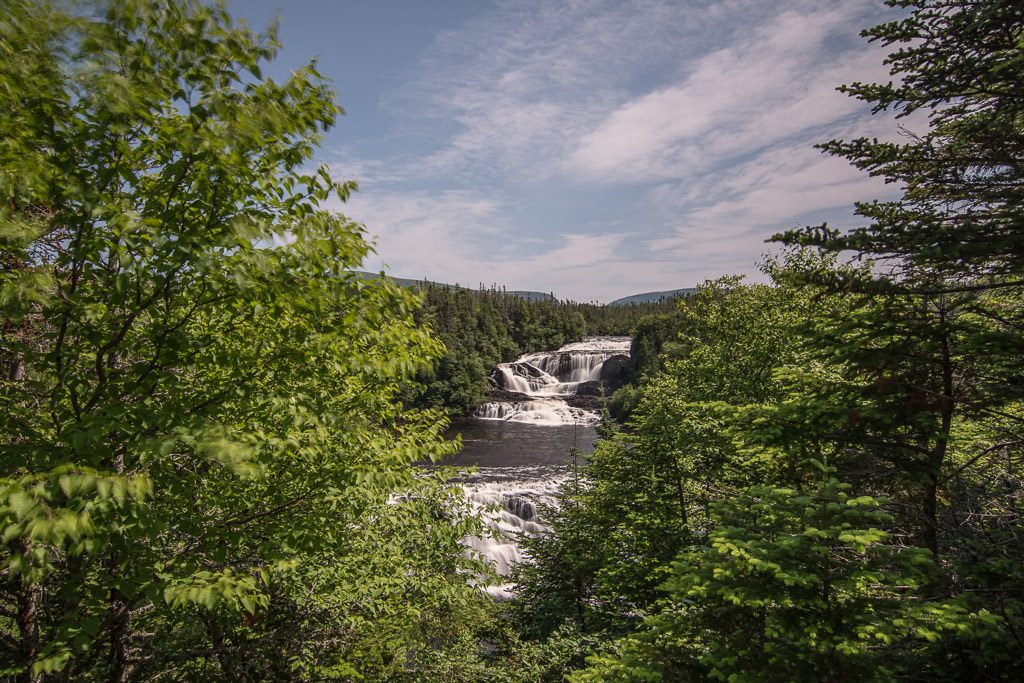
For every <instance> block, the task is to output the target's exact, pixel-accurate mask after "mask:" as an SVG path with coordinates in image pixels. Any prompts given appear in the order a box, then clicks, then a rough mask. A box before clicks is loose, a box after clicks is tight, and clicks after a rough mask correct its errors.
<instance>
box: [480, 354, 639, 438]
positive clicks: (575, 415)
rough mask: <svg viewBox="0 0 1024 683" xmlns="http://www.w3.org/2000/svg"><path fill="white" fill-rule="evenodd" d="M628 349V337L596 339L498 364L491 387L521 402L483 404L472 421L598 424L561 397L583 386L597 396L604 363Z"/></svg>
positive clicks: (589, 412) (594, 415) (595, 417)
mask: <svg viewBox="0 0 1024 683" xmlns="http://www.w3.org/2000/svg"><path fill="white" fill-rule="evenodd" d="M629 345H630V339H629V337H595V338H591V339H587V340H584V341H582V342H574V343H572V344H566V345H565V346H563V347H562V348H560V349H558V350H557V351H544V352H540V353H528V354H525V355H523V356H520V357H519V358H517V359H516V360H514V361H513V362H511V363H502V364H500V365H498V366H497V367H496V368H495V369H494V371H493V372H492V374H491V381H492V383H493V384H495V385H496V386H497V388H499V389H502V390H504V391H507V392H511V393H513V394H518V395H521V398H522V400H516V401H501V402H498V401H492V402H488V403H484V404H483V405H481V406H480V407H478V408H477V409H476V412H475V413H474V414H473V416H474V417H477V418H480V419H482V420H508V421H511V422H528V423H530V424H536V425H565V424H578V425H596V424H597V423H598V422H600V420H601V417H600V415H598V414H597V412H595V411H593V410H589V409H586V408H575V407H572V406H570V405H569V404H568V403H567V402H566V401H565V398H566V397H569V396H576V395H578V394H579V393H580V389H581V388H582V387H584V386H586V387H588V388H589V389H591V390H592V391H595V392H599V391H600V390H599V383H600V382H601V381H602V380H603V379H606V377H605V375H606V374H607V373H606V372H605V370H606V368H605V362H606V361H608V360H609V359H610V358H613V357H616V356H618V357H620V358H627V354H628V353H629ZM627 360H628V358H627ZM591 395H593V394H591Z"/></svg>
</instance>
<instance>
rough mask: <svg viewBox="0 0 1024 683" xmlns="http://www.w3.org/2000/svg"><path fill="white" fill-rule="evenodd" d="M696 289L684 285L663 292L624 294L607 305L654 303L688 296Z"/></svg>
mask: <svg viewBox="0 0 1024 683" xmlns="http://www.w3.org/2000/svg"><path fill="white" fill-rule="evenodd" d="M695 291H697V290H696V289H694V288H693V287H684V288H682V289H669V290H667V291H664V292H644V293H643V294H633V295H632V296H624V297H622V298H621V299H616V300H615V301H612V302H610V303H609V304H608V305H609V306H626V305H628V304H654V303H658V302H659V301H663V300H665V299H676V298H678V297H681V296H690V295H691V294H693V293H694V292H695Z"/></svg>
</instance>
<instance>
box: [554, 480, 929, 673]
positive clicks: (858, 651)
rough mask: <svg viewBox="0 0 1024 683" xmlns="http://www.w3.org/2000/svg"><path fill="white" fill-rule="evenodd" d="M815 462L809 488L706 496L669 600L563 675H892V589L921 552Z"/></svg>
mask: <svg viewBox="0 0 1024 683" xmlns="http://www.w3.org/2000/svg"><path fill="white" fill-rule="evenodd" d="M819 466H820V467H821V469H822V476H821V478H820V481H819V483H818V485H817V486H816V487H814V488H812V489H811V490H809V491H806V492H802V491H799V490H796V489H790V488H779V487H763V486H762V487H752V488H749V489H744V490H742V491H740V492H739V493H738V494H737V495H736V497H735V498H733V499H731V500H726V501H722V502H719V503H716V504H715V506H714V511H713V513H712V520H713V523H714V530H713V531H712V532H711V533H710V536H709V538H708V540H707V543H706V544H704V545H700V546H696V547H694V548H692V549H690V550H687V551H685V552H683V553H681V554H680V555H679V557H678V559H677V560H676V562H675V563H674V565H673V573H672V576H671V577H670V578H669V579H668V580H667V581H666V582H665V584H664V588H665V589H666V590H667V591H668V593H669V595H670V596H671V598H670V599H671V600H673V602H674V604H673V608H672V609H666V610H664V611H662V612H661V613H659V614H657V615H655V616H652V617H650V618H648V620H647V623H646V624H645V628H644V629H642V630H641V631H639V632H638V633H637V634H636V635H634V636H631V637H629V638H627V639H625V640H624V641H623V642H622V644H621V648H622V649H621V652H620V653H619V654H617V655H608V656H603V657H596V658H594V659H593V660H592V662H591V666H590V668H589V669H588V670H586V671H584V672H581V673H579V674H577V675H575V676H573V677H572V680H574V681H581V682H582V681H685V680H693V681H698V680H723V681H726V680H727V681H790V680H801V681H832V680H892V679H893V678H894V674H895V672H894V671H893V669H892V668H891V663H893V661H894V660H893V658H892V654H893V651H894V650H895V649H897V648H899V647H900V645H901V643H902V641H903V638H904V637H905V636H906V634H907V633H908V632H910V631H913V630H914V614H913V612H912V607H911V606H910V604H909V603H907V602H904V601H903V599H902V598H903V595H904V594H905V593H907V592H909V591H911V590H912V589H913V588H914V587H915V584H916V581H917V580H918V579H919V577H920V576H921V572H920V571H919V569H918V567H917V566H916V565H917V564H918V563H921V564H924V565H927V564H928V563H929V561H930V560H929V559H928V558H927V555H926V554H925V553H922V552H921V551H916V550H915V549H905V548H899V547H897V546H896V545H894V544H893V540H894V539H892V537H890V536H889V535H888V534H887V533H886V532H884V531H882V530H881V529H880V528H879V527H880V526H882V525H884V524H885V523H887V522H888V521H889V515H888V514H887V513H885V512H883V511H882V510H881V509H880V508H879V501H877V500H876V499H874V498H872V497H871V496H851V495H850V494H849V493H848V490H849V486H848V485H845V484H842V483H840V482H839V481H838V480H836V479H835V477H834V476H833V473H834V470H833V469H831V468H826V467H825V466H823V465H820V464H819Z"/></svg>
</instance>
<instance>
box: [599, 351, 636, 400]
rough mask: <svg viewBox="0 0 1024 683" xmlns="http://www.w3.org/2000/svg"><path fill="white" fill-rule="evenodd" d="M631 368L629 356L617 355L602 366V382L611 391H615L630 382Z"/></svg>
mask: <svg viewBox="0 0 1024 683" xmlns="http://www.w3.org/2000/svg"><path fill="white" fill-rule="evenodd" d="M630 367H631V361H630V359H629V356H627V355H626V354H624V353H618V354H615V355H614V356H612V357H611V358H609V359H608V360H606V361H605V362H604V364H603V365H602V366H601V381H602V382H604V383H605V384H606V385H607V387H608V389H609V390H611V391H615V390H616V389H618V388H619V387H621V386H622V385H623V384H625V383H626V382H628V381H629V375H630Z"/></svg>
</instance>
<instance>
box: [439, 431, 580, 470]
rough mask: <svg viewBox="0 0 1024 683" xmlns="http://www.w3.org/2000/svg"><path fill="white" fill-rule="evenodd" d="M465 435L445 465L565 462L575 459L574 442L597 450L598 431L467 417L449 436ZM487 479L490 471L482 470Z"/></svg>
mask: <svg viewBox="0 0 1024 683" xmlns="http://www.w3.org/2000/svg"><path fill="white" fill-rule="evenodd" d="M456 437H462V451H461V452H459V453H458V454H456V455H455V456H453V457H451V458H449V459H447V460H445V462H444V464H445V465H453V466H456V467H471V466H476V467H479V468H480V469H481V470H484V469H490V468H506V467H508V468H518V467H523V466H535V467H536V466H543V465H562V464H566V463H570V462H572V455H571V453H570V449H571V448H572V447H573V444H575V445H576V448H578V449H579V450H580V451H582V452H583V453H590V452H592V451H593V450H594V441H595V440H596V439H597V430H596V429H594V427H587V426H580V427H574V426H573V425H558V426H543V427H538V426H536V425H532V424H524V423H522V422H505V421H502V420H475V419H465V420H459V421H457V422H455V423H454V424H453V425H452V427H451V429H449V430H448V438H451V439H454V438H456ZM480 475H481V477H483V478H486V472H483V471H481V472H480Z"/></svg>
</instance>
